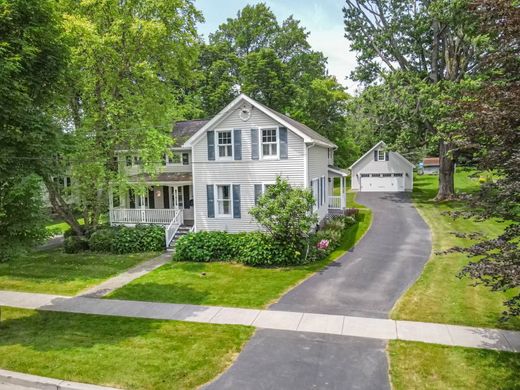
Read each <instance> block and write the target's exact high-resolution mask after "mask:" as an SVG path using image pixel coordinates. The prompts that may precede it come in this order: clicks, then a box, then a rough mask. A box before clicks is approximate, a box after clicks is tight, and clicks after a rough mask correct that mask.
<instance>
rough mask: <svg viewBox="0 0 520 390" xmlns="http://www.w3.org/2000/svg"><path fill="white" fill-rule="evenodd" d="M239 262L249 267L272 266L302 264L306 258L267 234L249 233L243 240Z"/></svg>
mask: <svg viewBox="0 0 520 390" xmlns="http://www.w3.org/2000/svg"><path fill="white" fill-rule="evenodd" d="M238 261H240V262H241V263H244V264H247V265H256V266H269V265H270V266H272V265H291V264H301V263H303V262H304V257H303V254H302V253H301V252H299V251H298V250H297V249H295V248H294V247H293V246H291V245H288V244H287V245H283V244H280V243H278V242H277V241H274V240H273V239H272V237H271V236H270V235H268V234H265V233H260V232H254V233H248V234H247V235H246V236H244V237H243V239H242V244H241V248H240V252H239V258H238Z"/></svg>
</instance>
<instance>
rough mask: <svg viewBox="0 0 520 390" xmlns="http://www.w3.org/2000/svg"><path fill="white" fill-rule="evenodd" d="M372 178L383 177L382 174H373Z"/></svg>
mask: <svg viewBox="0 0 520 390" xmlns="http://www.w3.org/2000/svg"><path fill="white" fill-rule="evenodd" d="M370 176H372V177H381V174H380V173H372V174H371V175H370Z"/></svg>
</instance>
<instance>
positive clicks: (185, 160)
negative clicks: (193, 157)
mask: <svg viewBox="0 0 520 390" xmlns="http://www.w3.org/2000/svg"><path fill="white" fill-rule="evenodd" d="M182 165H190V155H189V153H183V154H182Z"/></svg>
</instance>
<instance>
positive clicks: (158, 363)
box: [0, 308, 253, 390]
mask: <svg viewBox="0 0 520 390" xmlns="http://www.w3.org/2000/svg"><path fill="white" fill-rule="evenodd" d="M252 332H253V329H252V328H249V327H244V326H227V325H213V324H198V323H189V322H177V321H159V320H147V319H136V318H123V317H108V316H95V315H85V314H69V313H55V312H37V311H33V310H23V309H14V308H2V322H0V367H2V368H4V369H8V370H14V371H20V372H24V373H29V374H34V375H43V376H47V377H54V378H59V379H64V380H71V381H78V382H87V383H95V384H99V385H105V386H115V387H121V388H127V389H159V390H160V389H173V388H175V389H193V388H197V387H198V386H200V385H202V384H204V383H206V382H208V381H210V380H211V379H213V378H214V377H215V376H216V375H218V374H219V373H220V372H222V371H223V370H224V369H226V367H227V366H228V365H229V364H230V363H231V362H232V360H233V359H234V357H235V356H236V354H237V353H238V352H239V351H240V349H241V348H242V346H243V344H244V343H245V342H246V341H247V340H248V339H249V337H250V336H251V335H252Z"/></svg>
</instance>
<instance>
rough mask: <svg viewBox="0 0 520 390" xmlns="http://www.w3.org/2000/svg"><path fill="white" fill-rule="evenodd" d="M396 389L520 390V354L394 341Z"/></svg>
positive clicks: (392, 373) (392, 355)
mask: <svg viewBox="0 0 520 390" xmlns="http://www.w3.org/2000/svg"><path fill="white" fill-rule="evenodd" d="M388 354H389V358H390V377H391V382H392V388H393V389H395V390H401V389H439V390H441V389H442V390H444V389H483V390H484V389H486V390H487V389H509V390H511V389H520V380H519V376H518V373H519V372H520V354H519V353H511V352H497V351H490V350H484V349H475V348H463V347H449V346H442V345H435V344H424V343H417V342H409V341H390V342H389V344H388Z"/></svg>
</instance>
